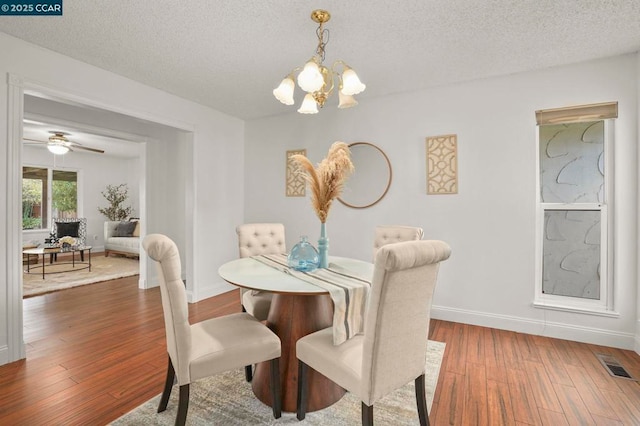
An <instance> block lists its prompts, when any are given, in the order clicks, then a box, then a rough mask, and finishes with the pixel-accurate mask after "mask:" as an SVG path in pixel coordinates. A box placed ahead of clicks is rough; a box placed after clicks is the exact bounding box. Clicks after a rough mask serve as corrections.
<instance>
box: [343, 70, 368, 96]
mask: <svg viewBox="0 0 640 426" xmlns="http://www.w3.org/2000/svg"><path fill="white" fill-rule="evenodd" d="M366 88H367V86H366V85H364V84H363V83H362V82H361V81H360V79H359V78H358V74H356V72H355V71H354V70H352V69H351V68H349V67H345V70H344V72H343V73H342V93H343V94H345V95H348V96H349V95H357V94H358V93H361V92H363V91H364V89H366Z"/></svg>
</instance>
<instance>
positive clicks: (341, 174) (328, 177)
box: [291, 142, 354, 223]
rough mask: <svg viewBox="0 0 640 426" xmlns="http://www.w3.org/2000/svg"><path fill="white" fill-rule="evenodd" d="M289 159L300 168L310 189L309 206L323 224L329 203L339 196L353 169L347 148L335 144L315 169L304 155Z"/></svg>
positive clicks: (342, 144)
mask: <svg viewBox="0 0 640 426" xmlns="http://www.w3.org/2000/svg"><path fill="white" fill-rule="evenodd" d="M291 159H293V160H294V161H295V162H297V163H298V164H299V165H300V167H301V168H302V172H303V173H304V178H305V180H306V181H307V182H309V188H310V189H311V205H312V206H313V209H314V210H315V212H316V215H317V216H318V219H320V222H322V223H325V222H326V221H327V216H328V215H329V209H330V208H331V202H332V201H333V199H334V198H336V197H339V196H340V193H341V192H342V188H343V187H344V182H345V180H346V179H347V177H349V175H350V174H351V173H352V172H353V169H354V168H353V163H352V162H351V152H350V151H349V146H348V145H347V144H346V143H344V142H335V143H334V144H333V145H331V148H329V153H328V154H327V158H325V159H324V160H322V161H321V162H320V163H319V164H318V165H317V167H314V166H313V164H312V163H311V161H309V159H308V158H307V157H305V156H304V155H300V154H297V155H292V156H291Z"/></svg>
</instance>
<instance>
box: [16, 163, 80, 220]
mask: <svg viewBox="0 0 640 426" xmlns="http://www.w3.org/2000/svg"><path fill="white" fill-rule="evenodd" d="M77 210H78V172H76V171H69V170H54V169H48V168H43V167H23V168H22V229H23V230H27V229H49V228H51V220H52V218H66V217H77Z"/></svg>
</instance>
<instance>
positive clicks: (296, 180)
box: [286, 149, 307, 197]
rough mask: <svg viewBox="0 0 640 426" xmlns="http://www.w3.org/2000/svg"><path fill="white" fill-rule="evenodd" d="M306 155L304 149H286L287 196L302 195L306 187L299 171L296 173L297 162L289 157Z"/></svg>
mask: <svg viewBox="0 0 640 426" xmlns="http://www.w3.org/2000/svg"><path fill="white" fill-rule="evenodd" d="M296 154H300V155H305V156H306V155H307V150H306V149H298V150H292V151H287V170H286V176H287V182H286V185H287V190H286V192H287V197H304V196H305V189H306V186H307V185H306V181H305V180H304V177H303V175H302V174H301V173H298V168H299V166H298V163H296V162H295V161H293V160H292V159H291V156H292V155H296Z"/></svg>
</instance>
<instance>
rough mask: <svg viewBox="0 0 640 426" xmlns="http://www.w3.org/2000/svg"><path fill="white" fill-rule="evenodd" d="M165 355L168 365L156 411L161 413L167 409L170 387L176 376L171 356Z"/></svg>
mask: <svg viewBox="0 0 640 426" xmlns="http://www.w3.org/2000/svg"><path fill="white" fill-rule="evenodd" d="M167 357H168V358H169V365H168V366H167V378H166V380H165V382H164V390H163V391H162V397H161V398H160V405H158V413H162V412H163V411H164V410H166V409H167V404H168V403H169V397H170V396H171V388H172V387H173V382H174V380H175V378H176V371H175V370H174V369H173V364H172V363H171V357H170V356H167Z"/></svg>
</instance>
